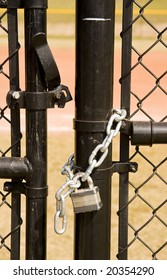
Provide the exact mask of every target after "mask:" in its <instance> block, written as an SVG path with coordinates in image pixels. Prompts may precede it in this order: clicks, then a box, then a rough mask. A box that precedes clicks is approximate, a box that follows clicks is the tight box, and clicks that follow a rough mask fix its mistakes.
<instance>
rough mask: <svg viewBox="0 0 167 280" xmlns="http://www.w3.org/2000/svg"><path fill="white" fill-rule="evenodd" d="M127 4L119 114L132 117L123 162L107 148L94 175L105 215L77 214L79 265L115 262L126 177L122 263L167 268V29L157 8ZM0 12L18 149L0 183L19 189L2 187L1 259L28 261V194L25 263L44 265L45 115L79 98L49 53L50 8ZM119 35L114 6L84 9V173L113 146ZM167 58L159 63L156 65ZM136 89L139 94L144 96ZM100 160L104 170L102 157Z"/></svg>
mask: <svg viewBox="0 0 167 280" xmlns="http://www.w3.org/2000/svg"><path fill="white" fill-rule="evenodd" d="M26 2H27V3H26ZM122 2H123V5H122V26H123V28H122V32H121V38H122V59H121V60H122V70H121V78H120V85H121V103H120V108H121V109H125V110H126V113H127V115H126V117H125V118H124V119H123V121H122V123H121V128H120V132H121V133H120V141H119V142H120V151H119V154H120V159H119V160H118V161H114V158H113V156H112V154H113V150H114V149H115V145H118V141H117V142H116V144H115V143H113V144H112V147H111V145H110V146H109V147H108V150H107V153H108V154H107V155H106V158H105V160H104V162H103V163H102V165H100V167H96V166H95V170H93V171H92V178H93V181H94V183H95V184H96V185H98V187H99V189H100V193H101V197H102V202H103V207H102V209H100V210H99V211H95V212H90V213H80V214H76V219H75V256H74V258H75V259H110V252H112V250H113V244H112V243H111V245H110V240H111V236H112V234H113V225H112V221H111V206H112V202H113V199H114V193H113V197H112V198H111V191H112V192H116V191H117V190H116V187H115V186H114V185H112V184H111V181H110V178H111V175H112V176H115V175H114V173H115V172H117V173H119V177H120V180H119V203H118V204H119V205H118V207H117V208H118V209H119V210H118V213H117V214H118V219H119V222H118V223H119V225H118V254H117V258H118V259H134V258H135V259H139V258H142V259H165V258H166V254H167V239H166V236H167V221H166V210H167V189H166V187H167V179H166V167H167V149H166V145H164V144H167V122H166V118H167V114H166V111H167V110H166V106H164V104H165V102H166V101H167V92H166V77H167V70H166V64H165V55H166V52H165V51H166V47H167V45H166V38H167V37H166V36H167V35H166V34H167V27H166V25H164V21H161V18H160V17H159V18H158V19H156V20H155V18H153V17H152V15H151V11H152V4H154V0H150V1H136V0H124V1H122ZM0 7H1V8H2V10H1V11H2V13H1V15H0V30H1V35H2V38H3V34H6V36H7V37H8V46H9V47H8V53H6V50H5V51H4V54H3V55H2V58H1V61H0V78H1V83H3V81H5V80H8V82H9V92H8V90H6V92H8V94H7V105H6V101H5V99H2V100H0V101H1V106H2V107H1V109H0V128H1V127H2V130H4V129H5V127H6V126H10V133H11V143H10V144H8V143H7V142H6V145H7V146H6V148H3V147H1V146H0V152H1V158H0V178H4V179H12V182H5V183H4V182H2V184H3V183H4V189H3V191H2V190H1V191H0V196H1V198H2V200H1V203H0V211H1V213H3V215H5V216H6V217H8V218H5V219H3V220H2V219H1V218H0V219H1V221H0V254H1V252H2V257H1V258H2V259H3V258H7V257H6V253H7V252H9V255H8V257H9V256H10V258H11V259H20V229H21V225H22V218H21V194H24V195H25V196H26V246H25V247H26V259H45V258H46V243H47V242H46V239H47V238H46V237H47V236H46V224H47V218H46V216H47V211H46V206H47V172H46V170H47V160H46V158H47V148H46V146H47V136H46V133H47V125H46V122H47V109H48V108H52V107H54V105H58V107H61V108H63V107H64V106H65V103H66V102H67V101H70V100H71V96H70V93H69V91H68V88H67V87H65V86H63V85H61V84H60V75H59V72H58V69H57V66H56V63H55V62H54V59H53V56H52V54H51V51H50V49H49V47H48V44H47V40H46V9H47V1H46V0H38V1H13V0H8V1H0ZM18 8H21V9H24V25H25V64H26V67H25V76H26V77H25V91H22V90H21V89H20V81H19V49H20V44H19V42H18V19H17V13H18ZM161 16H162V14H161ZM114 26H115V1H111V0H105V1H104V0H103V1H102V0H101V1H96V0H89V1H85V0H79V1H76V99H75V101H76V116H75V121H74V128H75V131H76V132H75V165H76V166H77V168H79V170H86V168H87V166H88V159H89V156H90V154H91V152H92V150H93V149H94V148H95V147H96V146H97V145H98V144H101V143H102V142H103V140H104V139H105V136H106V126H107V123H108V120H109V119H110V117H111V110H112V108H113V76H114V38H115V37H114ZM141 30H145V31H146V30H147V32H142V31H141ZM139 35H140V36H139ZM149 36H150V37H149ZM141 37H142V39H143V40H142V41H140V38H141ZM145 38H147V40H144V39H145ZM148 38H149V39H148ZM143 42H144V43H143ZM2 44H3V41H2ZM160 53H161V57H160V56H159V57H158V58H157V57H156V56H157V55H159V54H160ZM157 61H159V63H158V64H156V63H157ZM115 63H117V62H116V61H115ZM157 65H158V66H157ZM8 69H9V71H8ZM4 84H5V83H4ZM136 84H140V85H139V86H138V87H137V89H136ZM4 87H5V86H4ZM64 92H65V93H64ZM0 94H1V96H2V93H0ZM116 94H118V93H116V92H114V95H116ZM22 109H25V110H26V157H21V156H22V153H21V138H22V134H21V132H20V111H21V110H22ZM4 123H5V124H6V125H4ZM114 129H115V126H114ZM2 136H3V133H2ZM107 141H108V139H107ZM162 144H163V145H162ZM162 147H163V148H162ZM99 151H100V150H98V153H97V154H96V155H97V156H96V158H95V160H96V161H98V158H99V157H100V156H101V151H100V152H99ZM10 153H11V155H10ZM137 165H138V168H137ZM133 173H134V174H133ZM111 187H112V188H111ZM117 189H118V188H117ZM115 215H116V213H115ZM1 216H2V215H1ZM1 216H0V217H1ZM10 216H11V221H9V217H10ZM4 222H5V223H6V222H7V223H9V228H10V230H9V232H4V231H3V223H4ZM157 237H158V238H157ZM115 242H117V241H115ZM141 250H142V256H141V254H139V255H138V253H139V252H140V251H141ZM134 252H135V253H134Z"/></svg>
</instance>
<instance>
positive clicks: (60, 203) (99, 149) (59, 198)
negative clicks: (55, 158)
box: [54, 109, 126, 234]
mask: <svg viewBox="0 0 167 280" xmlns="http://www.w3.org/2000/svg"><path fill="white" fill-rule="evenodd" d="M125 118H126V110H124V109H114V110H113V111H112V115H111V117H110V119H109V121H108V124H107V128H106V137H105V139H104V140H103V142H102V143H101V144H99V145H97V146H96V147H95V148H94V150H93V151H92V153H91V155H90V157H89V159H88V164H89V165H88V168H87V169H86V171H85V172H77V173H75V174H74V169H75V168H74V155H71V156H70V157H69V159H68V161H67V162H66V163H65V165H64V166H63V168H62V171H61V173H62V175H66V176H67V179H66V182H65V183H64V184H63V185H62V186H61V187H60V189H59V190H58V191H57V192H56V195H55V197H56V214H55V223H54V229H55V232H56V233H58V234H63V233H64V232H65V230H66V228H67V215H66V198H67V197H68V196H70V194H71V193H72V192H74V191H75V190H76V189H78V188H79V187H80V186H81V182H84V181H87V182H88V185H89V187H91V188H92V187H93V186H94V184H93V180H92V178H91V176H90V175H91V174H92V172H93V170H94V168H97V167H99V166H100V165H101V164H102V163H103V161H104V160H105V158H106V157H107V154H108V148H109V146H110V144H111V142H112V140H113V138H114V137H115V136H116V135H117V134H118V133H119V131H120V128H121V125H122V120H124V119H125ZM115 123H117V124H116V126H115V127H114V128H113V124H115ZM99 153H101V156H100V157H99V158H98V159H97V155H99ZM60 219H62V224H61V225H60V226H59V220H60Z"/></svg>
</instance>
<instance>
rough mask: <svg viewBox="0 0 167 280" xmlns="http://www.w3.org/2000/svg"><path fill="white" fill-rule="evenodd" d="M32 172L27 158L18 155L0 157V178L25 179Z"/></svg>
mask: <svg viewBox="0 0 167 280" xmlns="http://www.w3.org/2000/svg"><path fill="white" fill-rule="evenodd" d="M31 173H32V166H31V164H30V162H29V161H28V159H27V158H26V157H25V158H19V157H1V158H0V178H3V179H9V178H11V179H12V178H17V179H26V178H27V177H28V176H29V175H30V174H31Z"/></svg>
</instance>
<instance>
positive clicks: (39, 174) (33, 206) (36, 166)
mask: <svg viewBox="0 0 167 280" xmlns="http://www.w3.org/2000/svg"><path fill="white" fill-rule="evenodd" d="M42 2H43V7H39V8H38V5H37V7H35V3H36V1H30V5H29V3H28V2H27V4H26V7H25V63H26V69H25V71H26V91H28V92H32V94H34V93H35V92H42V91H44V89H45V80H44V79H42V74H43V72H42V67H41V65H40V62H39V60H38V58H37V54H36V52H35V49H34V48H33V36H34V34H36V33H38V32H44V33H46V2H47V1H45V0H43V1H37V4H38V3H40V5H39V6H41V4H42ZM46 136H47V114H46V110H30V109H28V110H26V140H27V144H26V151H27V158H28V160H29V161H30V163H31V164H32V167H33V174H32V176H31V178H30V180H29V181H28V186H29V187H30V188H32V190H37V189H38V190H40V191H39V192H41V194H42V193H43V190H44V189H46V186H47V137H46ZM26 199H27V200H26V259H32V260H34V259H41V260H42V259H46V207H47V199H46V196H43V195H41V197H36V198H31V197H27V198H26Z"/></svg>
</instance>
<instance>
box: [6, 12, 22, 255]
mask: <svg viewBox="0 0 167 280" xmlns="http://www.w3.org/2000/svg"><path fill="white" fill-rule="evenodd" d="M8 34H9V35H8V44H9V56H10V57H11V58H10V60H9V76H10V90H13V91H15V90H16V91H17V90H19V58H18V49H19V43H18V22H17V9H9V11H8ZM11 145H12V146H13V148H12V151H11V156H12V157H19V156H20V110H19V109H11ZM11 196H12V199H11V207H12V208H11V209H12V212H11V230H15V229H16V228H17V230H15V231H14V232H13V234H12V235H11V259H12V260H18V259H20V226H19V225H20V222H21V220H20V208H21V198H20V194H19V193H12V194H11Z"/></svg>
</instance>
